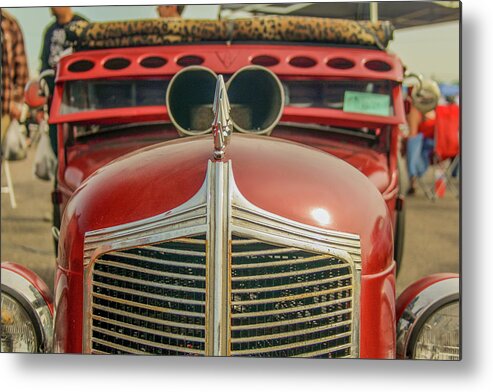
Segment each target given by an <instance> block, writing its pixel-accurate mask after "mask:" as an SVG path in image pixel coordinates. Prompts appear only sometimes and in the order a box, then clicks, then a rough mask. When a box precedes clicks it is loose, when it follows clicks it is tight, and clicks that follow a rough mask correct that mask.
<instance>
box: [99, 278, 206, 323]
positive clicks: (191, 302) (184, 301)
mask: <svg viewBox="0 0 493 392" xmlns="http://www.w3.org/2000/svg"><path fill="white" fill-rule="evenodd" d="M103 284H104V283H100V284H97V286H98V287H106V288H109V289H110V290H115V289H113V287H116V286H109V285H105V286H103ZM95 285H96V284H95ZM115 291H119V292H122V293H127V294H134V295H140V296H141V297H149V298H155V299H160V300H163V301H169V302H174V303H177V304H189V305H198V306H204V304H205V302H201V301H195V300H192V299H183V298H174V297H165V296H162V295H157V294H151V293H144V292H141V291H136V290H131V289H124V290H115ZM93 297H96V298H99V299H104V300H108V301H113V302H118V303H120V304H122V305H130V306H134V307H136V308H144V309H149V310H155V311H159V310H162V309H166V311H167V312H169V313H173V312H174V313H176V314H185V313H189V314H190V315H193V316H194V317H200V316H199V315H201V313H195V312H185V311H180V310H175V309H169V308H165V307H158V306H153V305H148V304H143V303H140V302H132V301H127V300H124V299H121V298H114V297H110V296H108V295H104V294H98V293H93ZM195 314H197V316H195Z"/></svg>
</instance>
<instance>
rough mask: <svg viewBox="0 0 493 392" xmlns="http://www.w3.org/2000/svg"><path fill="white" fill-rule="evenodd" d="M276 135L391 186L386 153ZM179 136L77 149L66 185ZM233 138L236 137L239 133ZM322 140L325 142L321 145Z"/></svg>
mask: <svg viewBox="0 0 493 392" xmlns="http://www.w3.org/2000/svg"><path fill="white" fill-rule="evenodd" d="M274 135H275V136H277V137H280V138H283V139H288V140H292V141H295V142H298V141H299V142H302V144H308V145H311V146H314V147H316V148H319V149H321V150H323V151H326V152H328V153H330V154H332V155H335V156H336V157H338V158H341V159H343V160H344V161H346V162H348V163H349V164H350V165H352V166H354V167H355V168H356V169H358V170H359V171H360V172H362V173H363V174H364V175H365V176H367V177H368V178H369V179H370V181H371V182H372V183H373V184H374V185H375V186H376V187H377V189H378V190H379V191H380V192H381V193H383V192H384V191H385V190H386V189H387V188H388V186H389V183H390V179H389V169H388V162H387V156H386V155H385V154H384V153H378V152H376V151H374V150H372V149H370V148H368V147H362V146H358V145H354V144H349V143H343V142H340V141H334V140H330V141H329V140H327V138H326V137H324V138H323V139H319V138H317V139H314V140H310V139H309V137H307V135H306V134H304V135H298V137H295V136H293V134H287V133H284V132H275V133H274ZM176 137H177V135H176V131H174V130H170V129H166V130H165V131H164V132H163V131H160V132H159V133H158V134H154V136H152V135H149V137H147V138H145V137H143V138H135V137H133V138H128V139H116V140H115V139H113V138H112V139H106V140H105V139H102V140H100V141H97V142H91V143H90V144H88V145H86V146H84V147H82V148H81V147H78V149H77V150H76V151H74V152H72V153H69V156H68V162H69V163H68V165H67V168H66V170H65V173H64V181H65V184H66V185H67V186H68V188H69V189H70V190H71V191H72V192H74V191H75V190H76V189H77V188H78V187H79V186H80V185H81V184H82V182H83V181H84V180H85V179H86V178H87V177H89V176H90V175H91V174H92V173H93V172H94V171H96V170H97V169H98V168H100V167H102V166H104V165H106V164H107V163H109V162H111V161H112V160H114V159H116V158H118V157H121V156H123V155H125V154H127V153H130V152H133V151H136V150H138V149H140V148H142V147H147V146H149V145H151V144H155V143H157V142H159V141H163V140H171V139H175V138H176ZM234 137H235V138H236V134H235V135H234ZM298 139H299V140H298ZM321 140H322V142H320V141H321Z"/></svg>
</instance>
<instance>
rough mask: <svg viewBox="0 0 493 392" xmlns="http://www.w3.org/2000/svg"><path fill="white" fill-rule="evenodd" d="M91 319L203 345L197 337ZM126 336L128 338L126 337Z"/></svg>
mask: <svg viewBox="0 0 493 392" xmlns="http://www.w3.org/2000/svg"><path fill="white" fill-rule="evenodd" d="M92 318H93V320H97V321H101V322H104V323H108V324H112V325H114V326H116V327H118V326H120V325H121V326H123V327H126V328H128V329H134V330H136V331H140V332H147V333H151V334H153V335H157V336H163V337H165V338H171V339H177V340H185V341H186V340H190V341H191V342H199V343H204V341H205V339H204V338H198V337H195V336H190V335H178V334H175V333H169V332H162V331H157V330H154V329H150V328H146V327H141V326H138V325H134V324H129V323H125V322H123V321H118V320H112V319H110V318H106V317H101V316H95V315H93V316H92ZM126 336H128V335H126Z"/></svg>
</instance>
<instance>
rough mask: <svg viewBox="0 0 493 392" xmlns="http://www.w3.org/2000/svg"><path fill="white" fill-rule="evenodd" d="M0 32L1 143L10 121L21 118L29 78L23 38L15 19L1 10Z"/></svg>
mask: <svg viewBox="0 0 493 392" xmlns="http://www.w3.org/2000/svg"><path fill="white" fill-rule="evenodd" d="M1 16H2V21H1V31H2V124H1V125H2V133H1V141H2V142H3V138H4V136H5V134H6V132H7V129H8V127H9V125H10V122H11V120H12V119H19V118H20V116H21V110H22V102H23V100H24V87H25V86H26V83H27V81H28V78H29V73H28V68H27V59H26V53H25V50H24V38H23V37H22V31H21V29H20V27H19V24H18V23H17V21H16V20H15V18H14V17H13V16H12V15H10V14H9V13H7V12H5V10H4V9H1Z"/></svg>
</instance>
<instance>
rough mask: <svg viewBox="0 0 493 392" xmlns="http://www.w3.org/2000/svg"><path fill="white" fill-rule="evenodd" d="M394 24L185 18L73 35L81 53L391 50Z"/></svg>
mask: <svg viewBox="0 0 493 392" xmlns="http://www.w3.org/2000/svg"><path fill="white" fill-rule="evenodd" d="M393 30H394V29H393V27H392V25H391V24H390V22H385V21H379V22H376V23H371V22H369V21H354V20H345V19H331V18H313V17H301V16H261V17H254V18H249V19H233V20H193V19H180V18H166V19H165V18H163V19H146V20H130V21H118V22H104V23H103V22H95V23H87V22H82V21H80V22H76V23H72V24H71V25H70V26H69V27H68V29H67V39H68V40H69V42H70V43H71V44H72V46H73V47H74V48H75V49H78V50H80V49H103V48H115V47H135V46H150V45H163V44H173V43H184V42H187V43H190V42H205V41H216V42H217V41H271V42H272V41H282V42H314V43H333V44H346V45H362V46H372V47H377V48H379V49H385V48H386V47H387V45H388V43H389V41H390V40H391V39H392V35H393Z"/></svg>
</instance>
